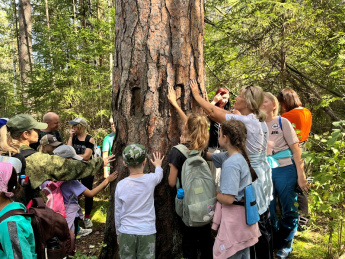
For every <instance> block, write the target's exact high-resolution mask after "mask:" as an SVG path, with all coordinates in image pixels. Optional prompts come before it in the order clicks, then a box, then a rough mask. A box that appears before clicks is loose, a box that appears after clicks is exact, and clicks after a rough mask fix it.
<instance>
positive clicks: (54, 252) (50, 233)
mask: <svg viewBox="0 0 345 259" xmlns="http://www.w3.org/2000/svg"><path fill="white" fill-rule="evenodd" d="M14 215H21V216H25V217H30V218H31V226H32V228H33V231H34V236H35V244H36V254H37V259H45V258H49V259H54V258H64V257H65V256H66V255H74V249H75V243H74V242H75V238H74V233H73V232H72V231H70V230H69V228H68V225H67V221H66V219H65V218H64V217H63V216H61V215H60V214H58V213H55V212H54V211H53V210H51V209H49V208H47V207H46V205H45V204H44V201H43V199H42V198H35V199H33V205H32V206H31V207H30V209H29V211H28V212H24V211H23V210H20V209H16V210H11V211H9V212H7V213H5V214H4V215H3V216H2V217H1V218H0V222H2V221H3V220H5V219H7V218H9V217H11V216H14ZM54 239H55V240H56V241H57V242H55V243H54V244H53V245H54V247H50V246H49V244H52V243H53V242H52V240H53V241H55V240H54ZM0 249H1V250H2V247H0ZM46 255H47V256H46Z"/></svg>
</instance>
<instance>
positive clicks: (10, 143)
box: [0, 125, 23, 156]
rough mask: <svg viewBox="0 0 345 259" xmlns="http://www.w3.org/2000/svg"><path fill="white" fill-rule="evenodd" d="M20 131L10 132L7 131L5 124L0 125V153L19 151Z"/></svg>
mask: <svg viewBox="0 0 345 259" xmlns="http://www.w3.org/2000/svg"><path fill="white" fill-rule="evenodd" d="M22 134H23V132H21V133H15V134H11V133H10V132H9V131H7V126H6V125H5V126H2V127H1V129H0V154H9V155H10V156H11V154H17V153H19V152H20V151H19V141H18V140H19V139H20V137H21V135H22Z"/></svg>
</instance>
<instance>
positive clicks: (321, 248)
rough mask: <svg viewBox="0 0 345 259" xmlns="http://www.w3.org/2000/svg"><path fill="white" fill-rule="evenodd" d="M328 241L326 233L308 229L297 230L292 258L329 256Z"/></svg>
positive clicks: (318, 258)
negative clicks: (322, 233)
mask: <svg viewBox="0 0 345 259" xmlns="http://www.w3.org/2000/svg"><path fill="white" fill-rule="evenodd" d="M327 241H328V238H326V237H325V236H324V235H321V234H320V233H316V232H312V231H310V230H306V231H304V232H297V234H296V236H295V238H294V244H293V251H292V255H291V257H290V258H291V259H307V258H313V259H321V258H327V245H326V244H327Z"/></svg>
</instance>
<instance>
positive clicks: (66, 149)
mask: <svg viewBox="0 0 345 259" xmlns="http://www.w3.org/2000/svg"><path fill="white" fill-rule="evenodd" d="M53 154H54V155H57V156H61V157H64V158H73V159H75V160H80V161H81V160H83V158H82V157H81V156H78V155H77V153H76V152H75V150H74V148H73V147H71V146H68V145H61V146H58V147H57V148H55V149H54V151H53Z"/></svg>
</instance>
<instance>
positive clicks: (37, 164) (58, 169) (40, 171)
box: [20, 145, 103, 189]
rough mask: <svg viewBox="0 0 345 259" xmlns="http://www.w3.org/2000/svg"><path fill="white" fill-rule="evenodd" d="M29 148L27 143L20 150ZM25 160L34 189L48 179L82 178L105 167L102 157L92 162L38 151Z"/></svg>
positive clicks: (26, 172)
mask: <svg viewBox="0 0 345 259" xmlns="http://www.w3.org/2000/svg"><path fill="white" fill-rule="evenodd" d="M29 148H30V147H29V146H26V145H22V146H20V150H24V149H29ZM25 160H26V170H25V174H26V175H27V176H29V179H30V183H31V187H32V188H33V189H36V188H37V187H38V186H40V185H41V184H42V183H43V182H44V181H46V180H53V181H68V180H75V179H81V178H84V177H87V176H90V175H94V174H96V173H97V172H98V171H99V170H100V169H101V168H103V159H102V158H101V157H97V158H95V159H92V160H91V161H90V162H82V161H77V160H71V159H65V158H62V157H59V156H55V155H48V154H45V153H41V152H36V153H34V154H32V155H30V156H28V157H27V158H26V159H25Z"/></svg>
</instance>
